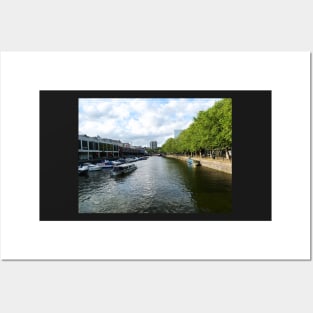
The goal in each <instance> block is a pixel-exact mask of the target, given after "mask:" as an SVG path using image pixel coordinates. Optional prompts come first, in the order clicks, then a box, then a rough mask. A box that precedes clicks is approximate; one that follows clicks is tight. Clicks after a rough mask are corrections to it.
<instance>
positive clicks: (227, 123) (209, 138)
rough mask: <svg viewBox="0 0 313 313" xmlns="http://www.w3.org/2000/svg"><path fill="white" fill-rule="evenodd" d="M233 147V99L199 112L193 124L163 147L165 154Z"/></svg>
mask: <svg viewBox="0 0 313 313" xmlns="http://www.w3.org/2000/svg"><path fill="white" fill-rule="evenodd" d="M231 146H232V99H230V98H227V99H223V100H220V101H218V102H216V103H215V105H214V106H213V107H211V108H209V109H208V110H206V111H199V112H198V115H197V117H195V118H194V121H193V123H192V124H191V125H190V126H189V127H188V128H187V129H185V130H184V131H183V132H181V133H180V135H179V136H178V137H177V138H175V139H174V138H169V139H168V140H167V141H166V143H165V144H164V145H163V146H162V152H165V153H192V152H197V151H200V150H202V149H212V148H213V149H223V148H226V147H231Z"/></svg>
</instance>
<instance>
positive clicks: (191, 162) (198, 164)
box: [187, 158, 201, 167]
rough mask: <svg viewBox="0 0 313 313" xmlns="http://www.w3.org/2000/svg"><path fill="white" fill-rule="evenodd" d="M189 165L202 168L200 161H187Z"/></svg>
mask: <svg viewBox="0 0 313 313" xmlns="http://www.w3.org/2000/svg"><path fill="white" fill-rule="evenodd" d="M187 165H189V166H192V167H196V166H200V165H201V164H200V161H198V160H194V159H191V158H189V159H187Z"/></svg>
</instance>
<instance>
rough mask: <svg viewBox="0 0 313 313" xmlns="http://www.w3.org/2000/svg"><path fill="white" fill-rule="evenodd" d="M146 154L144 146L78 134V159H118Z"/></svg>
mask: <svg viewBox="0 0 313 313" xmlns="http://www.w3.org/2000/svg"><path fill="white" fill-rule="evenodd" d="M143 154H145V149H144V148H142V147H132V146H131V145H130V144H128V143H122V142H121V141H120V140H114V139H108V138H101V137H99V136H97V137H89V136H87V135H78V160H79V161H84V160H98V159H118V158H120V157H124V156H137V155H143Z"/></svg>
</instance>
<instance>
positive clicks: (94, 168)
mask: <svg viewBox="0 0 313 313" xmlns="http://www.w3.org/2000/svg"><path fill="white" fill-rule="evenodd" d="M83 165H84V166H88V170H89V172H93V171H101V170H102V167H101V166H98V165H94V164H92V163H84V164H83Z"/></svg>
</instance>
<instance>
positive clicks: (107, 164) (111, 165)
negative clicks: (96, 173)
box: [96, 160, 114, 169]
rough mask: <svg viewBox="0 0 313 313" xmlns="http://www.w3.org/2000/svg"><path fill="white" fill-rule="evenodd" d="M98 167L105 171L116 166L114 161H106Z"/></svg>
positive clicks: (98, 164)
mask: <svg viewBox="0 0 313 313" xmlns="http://www.w3.org/2000/svg"><path fill="white" fill-rule="evenodd" d="M96 165H97V166H100V167H101V168H104V169H105V168H112V167H113V165H114V164H113V162H112V161H108V160H104V161H103V162H101V163H97V164H96Z"/></svg>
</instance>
